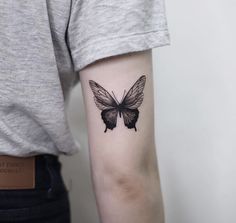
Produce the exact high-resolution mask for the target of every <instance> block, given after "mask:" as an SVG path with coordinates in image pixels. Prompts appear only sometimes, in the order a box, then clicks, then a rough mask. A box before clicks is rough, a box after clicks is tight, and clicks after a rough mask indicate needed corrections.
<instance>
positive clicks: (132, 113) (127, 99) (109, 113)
mask: <svg viewBox="0 0 236 223" xmlns="http://www.w3.org/2000/svg"><path fill="white" fill-rule="evenodd" d="M145 82H146V76H145V75H143V76H141V77H140V78H139V79H138V80H137V81H136V82H135V83H134V85H133V86H132V87H131V88H130V90H129V91H128V93H127V94H126V95H125V93H126V92H125V90H124V95H123V98H122V100H121V102H118V100H117V99H116V96H115V94H114V92H113V91H112V94H113V96H114V98H113V97H112V96H111V95H110V94H109V92H108V91H107V90H105V89H104V88H103V87H102V86H100V85H99V84H98V83H96V82H95V81H92V80H89V85H90V87H91V89H92V91H93V94H94V101H95V104H96V106H97V107H98V109H100V110H101V111H102V112H101V116H102V119H103V121H104V123H105V125H106V129H105V131H104V132H106V131H107V129H111V130H113V129H114V128H115V127H116V123H117V115H118V114H119V116H120V118H121V114H122V116H123V119H124V124H125V126H126V127H127V128H129V129H132V128H134V130H135V131H137V128H136V126H135V124H136V122H137V120H138V117H139V110H138V107H139V106H140V105H141V104H142V102H143V97H144V94H143V89H144V86H145Z"/></svg>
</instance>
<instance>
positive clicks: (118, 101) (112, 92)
mask: <svg viewBox="0 0 236 223" xmlns="http://www.w3.org/2000/svg"><path fill="white" fill-rule="evenodd" d="M112 94H113V96H114V99H115V100H116V103H117V104H119V101H118V100H117V98H116V96H115V94H114V92H113V91H112Z"/></svg>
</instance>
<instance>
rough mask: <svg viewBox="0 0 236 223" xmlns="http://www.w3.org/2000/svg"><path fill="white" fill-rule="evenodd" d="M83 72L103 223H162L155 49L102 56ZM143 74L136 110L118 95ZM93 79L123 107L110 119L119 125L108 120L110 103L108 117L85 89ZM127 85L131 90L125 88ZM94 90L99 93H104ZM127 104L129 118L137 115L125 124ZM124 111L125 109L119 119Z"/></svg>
mask: <svg viewBox="0 0 236 223" xmlns="http://www.w3.org/2000/svg"><path fill="white" fill-rule="evenodd" d="M80 74H81V82H82V89H83V94H84V98H85V104H86V111H87V119H88V120H87V121H88V129H89V146H90V161H91V167H92V168H91V169H92V179H93V185H94V189H95V195H96V201H97V204H98V209H99V213H100V217H101V220H102V222H103V223H132V222H134V223H163V222H164V220H163V218H164V217H163V206H162V198H161V191H160V182H159V175H158V168H157V160H156V152H155V140H154V112H153V110H154V109H153V86H152V85H153V80H152V62H151V52H150V51H146V52H139V53H136V54H130V55H123V56H121V57H114V58H111V59H108V60H103V61H100V62H97V63H95V64H93V65H91V66H89V67H88V68H86V69H84V70H83V71H81V73H80ZM141 75H144V76H145V79H146V85H145V88H144V90H143V93H144V98H143V101H142V104H141V105H140V106H139V107H137V106H136V107H137V109H136V108H134V107H135V106H132V103H130V105H129V106H130V107H129V106H128V105H127V104H125V105H124V104H122V103H121V101H122V99H121V100H119V99H120V98H122V95H125V94H127V91H128V90H129V88H130V83H133V82H134V81H136V80H137V79H138V78H139V79H138V80H140V76H141ZM141 78H142V76H141ZM91 80H93V81H94V80H96V83H100V84H103V87H104V88H109V89H111V90H112V91H113V93H114V95H116V97H117V98H119V99H118V101H120V102H117V104H119V103H120V104H121V105H122V106H120V107H119V106H118V107H117V119H112V122H113V121H114V120H115V121H117V123H116V125H115V124H114V123H112V125H110V123H106V121H107V120H106V116H110V115H112V116H113V113H114V112H113V113H112V114H111V112H110V111H108V110H109V109H111V108H110V107H109V108H108V109H107V110H106V109H105V108H104V110H106V111H105V115H104V110H102V109H103V106H101V105H99V103H100V101H96V99H94V97H93V96H94V95H93V93H94V92H93V93H92V91H91V90H90V89H89V88H88V87H87V86H88V83H89V81H91ZM93 83H95V82H93ZM104 85H105V86H104ZM128 86H129V87H128ZM95 87H96V86H95ZM124 89H126V90H127V91H126V92H123V90H124ZM111 90H110V91H109V92H111ZM93 91H95V95H96V94H99V92H100V91H97V92H96V89H95V90H94V89H93ZM114 97H115V96H114ZM102 99H103V100H104V98H102ZM139 99H140V98H139ZM99 100H100V99H99ZM137 100H138V99H137ZM128 101H129V100H128ZM94 102H95V103H94ZM95 104H96V105H97V106H98V107H99V108H100V109H101V110H102V113H100V112H99V110H97V109H96V105H95ZM105 104H106V103H105ZM125 106H126V107H127V108H130V109H131V110H129V111H130V112H131V113H132V112H134V113H133V114H131V116H130V117H129V118H131V119H132V115H133V116H135V120H134V121H133V122H132V123H131V124H130V125H126V124H127V123H126V122H125V115H126V114H125V112H126V110H125V109H126V108H125ZM107 111H108V112H107ZM114 111H116V109H114ZM120 111H121V113H122V112H123V113H122V115H121V116H120V117H119V112H120ZM101 118H102V119H103V120H102V119H101ZM126 121H127V120H126ZM104 124H105V125H104ZM104 128H105V131H104Z"/></svg>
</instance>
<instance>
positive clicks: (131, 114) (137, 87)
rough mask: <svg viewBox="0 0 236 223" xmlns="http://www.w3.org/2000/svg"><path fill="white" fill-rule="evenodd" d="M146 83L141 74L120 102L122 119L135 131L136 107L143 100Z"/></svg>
mask: <svg viewBox="0 0 236 223" xmlns="http://www.w3.org/2000/svg"><path fill="white" fill-rule="evenodd" d="M145 83H146V77H145V75H142V76H141V77H140V78H139V79H138V80H137V81H136V82H135V83H134V85H133V86H132V87H131V88H130V90H129V91H128V93H127V94H126V96H125V97H124V99H123V101H122V102H121V108H122V110H121V113H122V116H123V119H124V124H125V126H126V127H127V128H129V129H132V128H134V130H135V131H137V128H136V126H135V124H136V122H137V120H138V117H139V110H138V107H139V106H140V105H141V104H142V102H143V97H144V94H143V89H144V86H145Z"/></svg>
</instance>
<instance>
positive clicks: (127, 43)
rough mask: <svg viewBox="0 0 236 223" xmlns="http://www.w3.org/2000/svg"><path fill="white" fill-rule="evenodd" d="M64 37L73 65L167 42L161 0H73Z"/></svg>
mask: <svg viewBox="0 0 236 223" xmlns="http://www.w3.org/2000/svg"><path fill="white" fill-rule="evenodd" d="M67 35H68V36H67V41H68V45H69V48H70V52H71V56H72V60H73V64H74V69H75V70H76V71H80V70H81V69H83V68H84V67H85V66H87V65H88V64H90V63H93V62H94V61H96V60H99V59H102V58H106V57H110V56H115V55H120V54H125V53H130V52H135V51H142V50H147V49H152V48H155V47H160V46H164V45H169V44H170V38H169V32H168V27H167V20H166V14H165V4H164V0H130V1H127V0H119V1H118V0H74V3H73V5H72V9H71V15H70V21H69V25H68V32H67Z"/></svg>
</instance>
